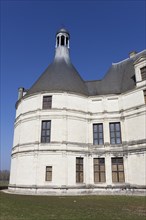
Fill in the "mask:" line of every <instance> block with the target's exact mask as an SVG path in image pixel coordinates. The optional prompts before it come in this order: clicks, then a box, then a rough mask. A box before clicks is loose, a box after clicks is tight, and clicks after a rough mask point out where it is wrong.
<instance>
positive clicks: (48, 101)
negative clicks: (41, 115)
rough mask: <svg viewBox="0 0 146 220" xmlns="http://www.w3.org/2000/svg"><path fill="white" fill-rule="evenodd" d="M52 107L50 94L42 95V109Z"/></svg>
mask: <svg viewBox="0 0 146 220" xmlns="http://www.w3.org/2000/svg"><path fill="white" fill-rule="evenodd" d="M50 108H52V96H43V109H50Z"/></svg>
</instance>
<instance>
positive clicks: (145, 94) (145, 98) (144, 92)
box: [143, 90, 146, 104]
mask: <svg viewBox="0 0 146 220" xmlns="http://www.w3.org/2000/svg"><path fill="white" fill-rule="evenodd" d="M143 94H144V101H145V104H146V90H144V91H143Z"/></svg>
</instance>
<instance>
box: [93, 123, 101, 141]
mask: <svg viewBox="0 0 146 220" xmlns="http://www.w3.org/2000/svg"><path fill="white" fill-rule="evenodd" d="M93 144H98V145H100V144H103V124H101V123H100V124H93Z"/></svg>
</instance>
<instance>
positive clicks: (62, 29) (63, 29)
mask: <svg viewBox="0 0 146 220" xmlns="http://www.w3.org/2000/svg"><path fill="white" fill-rule="evenodd" d="M58 33H66V34H68V35H69V36H70V34H69V31H68V30H66V29H65V28H61V29H59V30H58V31H57V33H56V34H58Z"/></svg>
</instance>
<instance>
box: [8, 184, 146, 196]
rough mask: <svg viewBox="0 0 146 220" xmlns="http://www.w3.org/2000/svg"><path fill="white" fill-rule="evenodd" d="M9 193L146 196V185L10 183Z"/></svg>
mask: <svg viewBox="0 0 146 220" xmlns="http://www.w3.org/2000/svg"><path fill="white" fill-rule="evenodd" d="M8 192H9V193H14V194H27V195H54V196H55V195H56V196H57V195H58V196H61V195H68V196H69V195H142V196H146V186H130V185H127V186H126V185H121V186H107V187H94V186H83V187H78V188H77V187H65V186H64V187H63V186H62V187H54V188H50V187H43V186H42V187H41V186H39V187H36V186H14V185H13V186H12V185H9V188H8Z"/></svg>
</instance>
